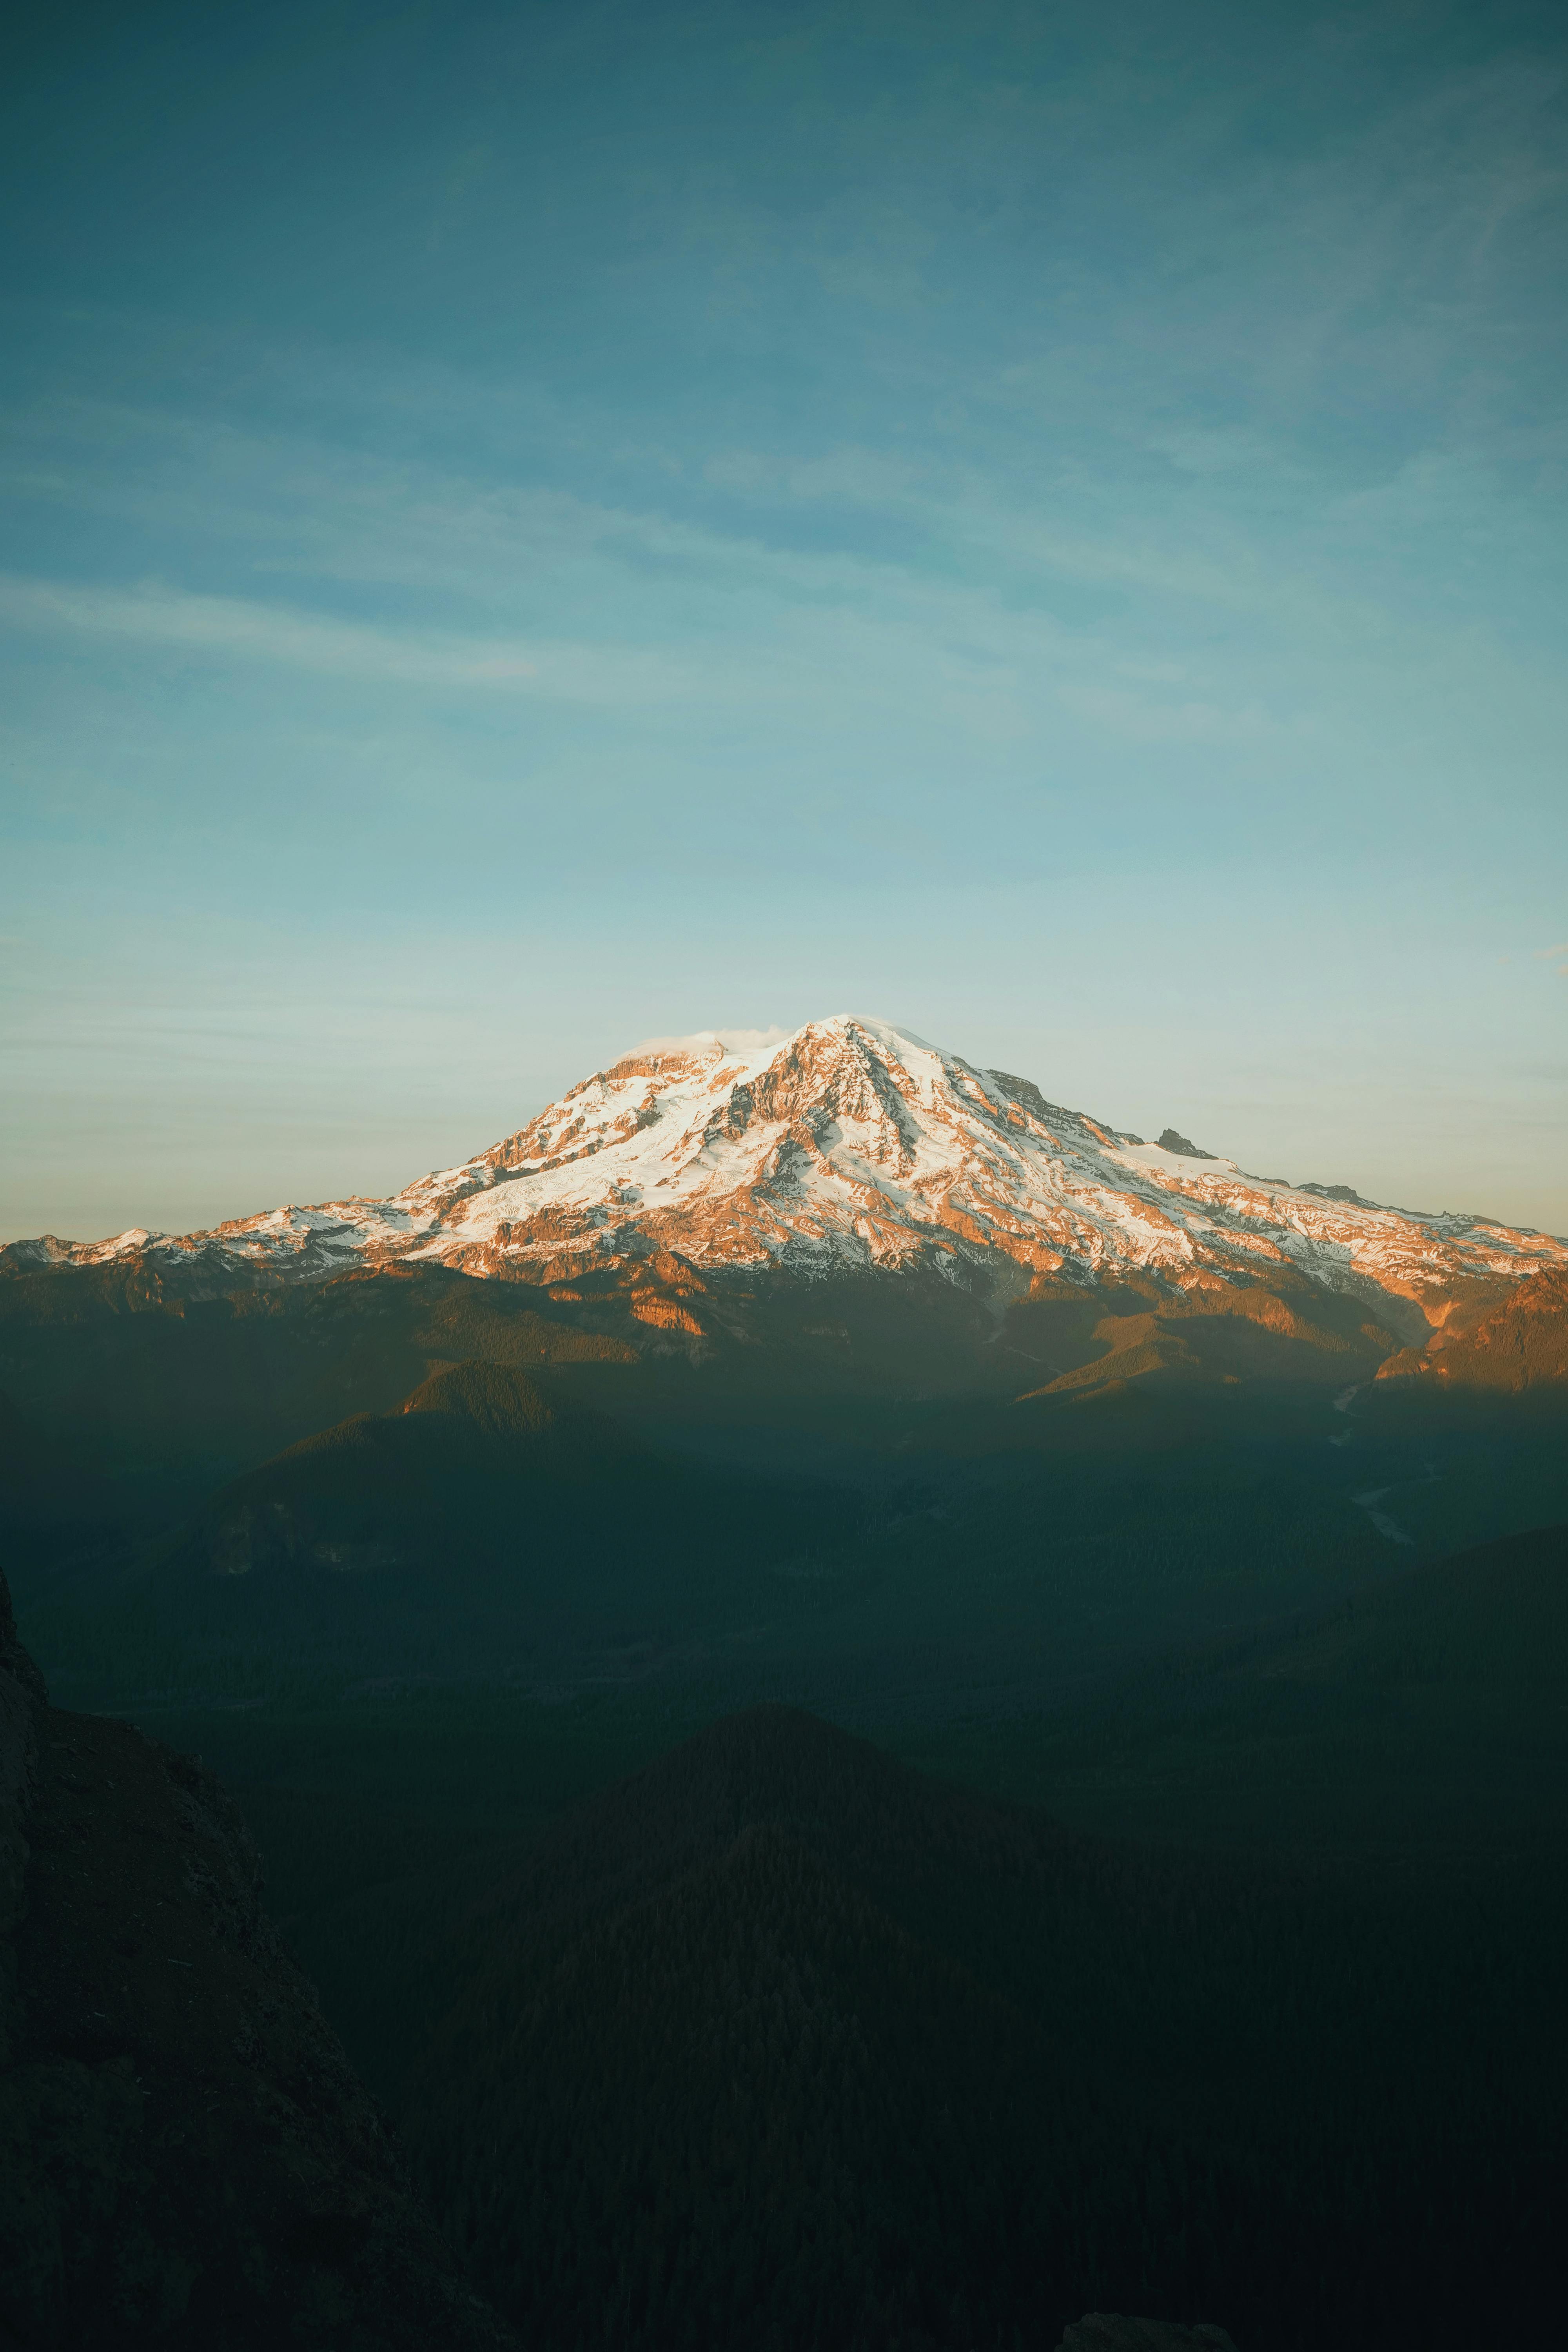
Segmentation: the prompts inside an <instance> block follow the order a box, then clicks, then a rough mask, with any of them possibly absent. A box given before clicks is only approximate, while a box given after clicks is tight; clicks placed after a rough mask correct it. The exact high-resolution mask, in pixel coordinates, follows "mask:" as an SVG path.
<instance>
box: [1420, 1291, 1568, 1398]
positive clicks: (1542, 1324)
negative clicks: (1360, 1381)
mask: <svg viewBox="0 0 1568 2352" xmlns="http://www.w3.org/2000/svg"><path fill="white" fill-rule="evenodd" d="M1378 1378H1379V1379H1380V1380H1402V1379H1407V1378H1415V1379H1419V1380H1421V1381H1424V1382H1425V1384H1426V1386H1427V1387H1428V1388H1437V1389H1492V1390H1500V1391H1503V1392H1504V1393H1506V1394H1508V1395H1512V1396H1518V1395H1521V1394H1523V1393H1524V1391H1527V1390H1529V1391H1536V1392H1538V1393H1542V1394H1545V1393H1547V1392H1550V1391H1563V1390H1564V1389H1568V1272H1565V1271H1564V1270H1563V1269H1562V1268H1561V1267H1557V1266H1549V1267H1547V1268H1545V1269H1544V1270H1543V1271H1542V1273H1540V1274H1537V1275H1533V1276H1531V1278H1530V1279H1529V1280H1528V1281H1527V1282H1521V1283H1520V1284H1519V1285H1518V1286H1517V1287H1515V1288H1512V1289H1510V1293H1509V1295H1508V1296H1507V1297H1505V1298H1504V1300H1503V1301H1502V1304H1501V1305H1500V1306H1499V1307H1494V1308H1493V1310H1492V1312H1491V1313H1490V1314H1489V1315H1485V1316H1482V1317H1481V1318H1479V1321H1474V1322H1472V1323H1471V1324H1470V1325H1469V1326H1468V1328H1460V1329H1458V1330H1456V1331H1452V1332H1448V1331H1441V1332H1439V1333H1438V1334H1437V1335H1436V1337H1435V1338H1434V1339H1432V1340H1431V1341H1430V1342H1429V1344H1428V1346H1427V1347H1426V1349H1415V1348H1402V1349H1400V1351H1399V1353H1398V1354H1397V1355H1396V1356H1391V1357H1390V1358H1389V1359H1388V1360H1387V1361H1386V1362H1385V1363H1384V1366H1383V1368H1382V1370H1381V1371H1380V1372H1379V1374H1378Z"/></svg>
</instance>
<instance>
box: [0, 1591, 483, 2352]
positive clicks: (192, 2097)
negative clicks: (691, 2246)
mask: <svg viewBox="0 0 1568 2352" xmlns="http://www.w3.org/2000/svg"><path fill="white" fill-rule="evenodd" d="M259 1876H260V1874H259V1866H258V1859H257V1855H256V1852H255V1849H254V1847H253V1846H252V1845H251V1843H250V1840H249V1838H248V1836H247V1833H246V1832H245V1829H244V1827H243V1825H242V1824H241V1822H240V1821H239V1818H238V1816H237V1813H236V1812H235V1810H234V1807H233V1805H232V1804H231V1803H230V1801H228V1799H227V1798H226V1795H225V1794H224V1792H223V1790H221V1789H220V1788H219V1786H218V1784H217V1783H216V1780H214V1779H213V1777H212V1775H211V1774H210V1773H208V1772H205V1771H204V1770H203V1769H202V1768H201V1766H200V1765H199V1764H197V1763H195V1762H194V1761H192V1760H191V1759H189V1758H186V1757H181V1756H176V1755H174V1754H173V1753H171V1752H170V1751H169V1750H168V1749H166V1748H159V1747H157V1746H155V1745H154V1744H153V1743H152V1742H151V1741H149V1740H146V1739H143V1738H142V1737H141V1735H140V1734H139V1733H137V1732H135V1731H133V1730H132V1729H131V1727H130V1726H129V1725H127V1724H122V1723H111V1722H107V1721H105V1720H103V1719H102V1718H100V1717H91V1716H78V1715H71V1714H67V1713H64V1712H62V1711H60V1710H59V1709H57V1708H55V1707H51V1706H49V1704H48V1702H47V1696H46V1694H45V1691H44V1688H43V1685H42V1684H41V1682H40V1681H39V1679H38V1677H37V1674H36V1673H35V1671H34V1670H33V1668H32V1665H31V1663H30V1661H29V1660H28V1658H27V1656H26V1652H25V1651H23V1650H22V1649H21V1648H20V1646H19V1644H18V1643H16V1639H15V1635H14V1633H13V1629H12V1622H11V1606H10V1599H9V1595H8V1594H7V1592H6V1590H5V1582H4V1580H0V2340H3V2341H4V2342H5V2344H6V2345H7V2346H11V2345H16V2346H17V2347H24V2346H29V2347H37V2352H53V2347H68V2346H69V2347H78V2346H81V2347H87V2346H97V2345H110V2344H112V2345H115V2346H122V2347H126V2352H134V2347H141V2346H149V2347H150V2346H153V2345H158V2346H162V2347H166V2352H196V2347H200V2352H270V2347H274V2346H277V2345H280V2344H283V2343H290V2344H298V2345H301V2346H325V2345H328V2344H331V2345H332V2346H334V2347H341V2352H414V2347H427V2346H433V2345H443V2346H449V2347H452V2352H479V2347H492V2352H502V2347H504V2346H505V2345H507V2344H509V2343H510V2337H509V2336H507V2335H506V2332H505V2331H504V2330H503V2329H502V2328H501V2327H500V2326H499V2325H498V2324H497V2323H496V2322H495V2321H494V2320H493V2319H492V2318H491V2317H490V2315H489V2314H488V2313H487V2312H486V2311H485V2310H484V2309H483V2308H482V2307H481V2306H479V2305H478V2303H477V2301H476V2299H475V2298H474V2297H473V2296H472V2295H471V2294H469V2293H468V2289H467V2287H466V2285H465V2284H464V2283H463V2282H462V2281H461V2280H460V2279H459V2278H458V2276H457V2275H456V2274H455V2273H454V2271H453V2269H452V2266H451V2263H450V2262H449V2259H448V2257H447V2254H446V2253H445V2252H444V2250H443V2248H442V2247H441V2245H440V2242H439V2241H438V2240H437V2236H436V2233H435V2231H434V2230H433V2229H432V2227H431V2225H430V2223H429V2221H428V2220H427V2219H426V2216H425V2215H424V2214H423V2213H421V2212H420V2210H418V2208H417V2207H416V2205H415V2203H414V2200H412V2198H411V2197H410V2196H409V2193H408V2188H407V2183H406V2181H405V2178H404V2176H403V2173H402V2170H401V2168H400V2165H399V2162H398V2158H397V2156H396V2153H395V2149H394V2147H393V2146H392V2144H391V2143H390V2141H389V2140H388V2138H387V2137H386V2134H385V2132H384V2127H383V2124H382V2120H381V2117H380V2115H379V2114H378V2112H377V2110H376V2108H375V2107H374V2105H373V2104H372V2102H371V2101H370V2099H369V2098H368V2097H367V2096H366V2095H365V2093H364V2091H363V2088H362V2087H361V2085H360V2084H358V2083H357V2082H356V2081H355V2079H354V2077H353V2074H351V2072H350V2070H349V2066H348V2063H347V2061H346V2059H345V2058H344V2056H343V2053H342V2048H341V2046H340V2045H339V2043H338V2042H337V2039H336V2037H335V2035H334V2034H333V2033H332V2032H331V2029H330V2028H329V2026H328V2025H327V2023H326V2021H325V2020H324V2019H323V2018H322V2016H321V2011H320V2010H319V2008H318V2007H317V2004H316V2000H315V1997H314V1994H313V1993H312V1991H311V1990H310V1986H309V1985H308V1984H307V1983H306V1981H305V1979H304V1978H303V1976H302V1975H301V1974H300V1970H299V1969H298V1968H297V1967H296V1966H295V1965H294V1963H293V1962H292V1961H291V1960H290V1959H289V1957H288V1955H287V1954H286V1953H285V1951H284V1950H283V1948H282V1946H281V1945H280V1943H279V1939H278V1937H277V1934H276V1932H275V1931H274V1929H273V1928H272V1927H271V1925H270V1923H269V1922H268V1919H267V1918H266V1916H264V1914H263V1913H262V1911H261V1909H260V1907H259V1905H258V1900H257V1889H258V1884H259Z"/></svg>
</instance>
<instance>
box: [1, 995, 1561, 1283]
mask: <svg viewBox="0 0 1568 2352" xmlns="http://www.w3.org/2000/svg"><path fill="white" fill-rule="evenodd" d="M661 1257H662V1258H663V1259H664V1260H665V1261H666V1263H668V1264H671V1265H687V1266H692V1267H697V1268H700V1269H702V1270H703V1271H704V1272H707V1273H710V1274H719V1275H721V1274H722V1273H724V1272H725V1271H734V1272H738V1273H747V1274H754V1273H758V1272H766V1271H769V1270H773V1271H777V1272H779V1273H783V1274H786V1275H790V1276H798V1277H805V1278H807V1279H810V1278H813V1277H821V1276H830V1275H837V1274H843V1273H846V1272H863V1271H868V1270H870V1271H875V1270H897V1269H907V1268H910V1267H915V1266H919V1267H921V1268H922V1269H924V1270H925V1271H928V1272H936V1273H939V1274H946V1275H950V1276H952V1277H954V1278H955V1279H958V1280H960V1281H965V1282H968V1281H972V1280H973V1279H974V1278H975V1277H976V1276H984V1277H989V1279H990V1281H991V1283H992V1285H993V1286H994V1288H995V1289H997V1290H998V1291H999V1293H1000V1295H1001V1296H1002V1297H1019V1296H1023V1295H1025V1294H1026V1292H1027V1291H1028V1290H1029V1288H1030V1286H1031V1285H1037V1284H1038V1283H1040V1282H1041V1281H1042V1280H1044V1281H1046V1282H1047V1283H1051V1282H1065V1283H1068V1284H1071V1285H1076V1286H1094V1285H1097V1284H1099V1283H1102V1282H1105V1281H1112V1282H1114V1281H1118V1280H1125V1279H1127V1278H1129V1277H1136V1278H1139V1279H1144V1280H1147V1279H1151V1278H1152V1280H1154V1281H1155V1282H1156V1283H1157V1284H1159V1285H1160V1286H1162V1287H1163V1288H1166V1289H1169V1290H1172V1291H1176V1292H1180V1291H1187V1290H1191V1289H1193V1288H1194V1287H1197V1288H1203V1287H1211V1288H1213V1287H1223V1286H1227V1285H1229V1284H1232V1283H1235V1282H1237V1281H1240V1282H1243V1283H1253V1284H1255V1283H1258V1282H1259V1281H1261V1282H1263V1283H1266V1284H1267V1283H1268V1281H1269V1280H1270V1279H1271V1278H1274V1277H1279V1278H1285V1279H1287V1280H1291V1281H1297V1282H1299V1281H1300V1277H1301V1276H1306V1277H1308V1278H1309V1279H1310V1280H1311V1281H1312V1282H1314V1283H1316V1284H1318V1285H1320V1286H1323V1287H1325V1288H1327V1289H1329V1290H1332V1291H1340V1292H1349V1293H1352V1294H1355V1295H1360V1296H1363V1297H1379V1296H1381V1297H1385V1298H1392V1297H1402V1298H1404V1299H1405V1300H1408V1301H1410V1302H1411V1303H1412V1304H1413V1305H1414V1306H1415V1307H1417V1308H1418V1309H1419V1311H1420V1318H1421V1320H1423V1321H1424V1322H1425V1323H1426V1325H1427V1326H1428V1327H1431V1326H1435V1325H1440V1324H1441V1323H1442V1322H1443V1321H1444V1320H1445V1318H1446V1316H1447V1311H1448V1307H1449V1304H1450V1303H1451V1301H1452V1299H1453V1297H1455V1295H1456V1294H1457V1293H1458V1292H1462V1291H1465V1290H1467V1289H1468V1290H1469V1291H1470V1292H1472V1293H1473V1292H1474V1290H1475V1287H1476V1286H1477V1285H1478V1284H1479V1285H1482V1286H1485V1287H1486V1288H1487V1289H1488V1291H1489V1293H1491V1294H1492V1295H1496V1294H1497V1292H1498V1289H1499V1286H1504V1287H1506V1286H1509V1285H1510V1283H1511V1282H1512V1281H1513V1280H1515V1279H1518V1278H1520V1277H1523V1276H1531V1275H1534V1274H1536V1273H1539V1272H1541V1271H1542V1269H1545V1268H1550V1267H1556V1266H1568V1243H1564V1242H1563V1241H1562V1240H1559V1239H1556V1238H1554V1237H1552V1236H1551V1235H1547V1234H1538V1233H1532V1232H1529V1231H1526V1230H1520V1229H1515V1228H1512V1227H1509V1226H1507V1225H1504V1224H1501V1223H1496V1222H1494V1221H1492V1220H1490V1219H1487V1218H1484V1217H1479V1216H1474V1215H1468V1214H1458V1213H1447V1212H1445V1213H1440V1214H1430V1213H1423V1212H1413V1211H1405V1210H1399V1209H1391V1208H1384V1207H1380V1206H1378V1205H1376V1204H1375V1203H1373V1202H1365V1201H1363V1200H1361V1199H1360V1198H1359V1196H1357V1195H1356V1194H1354V1193H1353V1192H1351V1190H1350V1188H1349V1187H1347V1186H1343V1185H1335V1186H1332V1187H1323V1186H1320V1185H1292V1184H1290V1183H1289V1182H1287V1181H1285V1180H1284V1179H1283V1178H1280V1177H1274V1176H1254V1175H1250V1174H1247V1172H1245V1171H1243V1170H1241V1169H1240V1168H1238V1167H1237V1164H1236V1162H1235V1161H1234V1160H1227V1159H1224V1158H1221V1157H1218V1156H1216V1155H1215V1154H1213V1153H1210V1152H1208V1151H1206V1150H1199V1149H1198V1148H1197V1147H1195V1146H1194V1145H1192V1144H1190V1142H1189V1139H1187V1138H1186V1137H1184V1136H1183V1135H1180V1134H1177V1133H1176V1132H1175V1131H1174V1130H1173V1129H1166V1130H1165V1131H1164V1133H1163V1136H1162V1138H1161V1140H1160V1141H1159V1142H1157V1143H1147V1142H1145V1141H1144V1140H1143V1139H1142V1138H1141V1137H1139V1136H1137V1135H1134V1134H1131V1133H1129V1132H1123V1131H1121V1130H1118V1129H1112V1128H1110V1127H1109V1126H1107V1125H1106V1124H1105V1123H1104V1122H1102V1121H1100V1120H1099V1119H1097V1118H1093V1117H1091V1116H1090V1115H1089V1114H1088V1113H1086V1112H1080V1111H1073V1110H1069V1109H1067V1108H1064V1107H1063V1106H1061V1105H1060V1104H1058V1103H1054V1102H1051V1101H1049V1100H1048V1099H1047V1097H1045V1095H1043V1094H1042V1093H1041V1091H1040V1089H1039V1088H1038V1087H1037V1086H1035V1085H1034V1084H1033V1083H1032V1082H1031V1081H1030V1080H1028V1079H1025V1078H1020V1077H1016V1076H1013V1075H1011V1074H1010V1073H1008V1072H1005V1071H1001V1070H984V1069H980V1068H977V1067H975V1066H973V1065H972V1064H970V1063H968V1062H967V1061H965V1060H964V1059H963V1057H962V1056H960V1055H955V1054H952V1053H948V1052H945V1051H943V1050H942V1048H940V1047H937V1046H934V1045H928V1044H927V1043H925V1042H924V1041H923V1040H922V1039H920V1038H918V1037H915V1036H914V1035H912V1034H910V1032H908V1031H905V1030H901V1029H898V1028H895V1027H893V1026H891V1025H890V1024H888V1023H885V1022H881V1021H874V1020H868V1019H862V1018H858V1017H856V1016H852V1015H848V1014H843V1015H837V1016H836V1017H834V1018H833V1019H830V1020H826V1021H814V1022H808V1023H807V1024H805V1026H804V1027H803V1028H801V1029H799V1030H797V1031H796V1032H795V1034H794V1035H793V1036H791V1037H788V1038H785V1039H784V1041H783V1042H782V1043H768V1044H765V1045H760V1046H753V1047H750V1048H748V1049H746V1050H742V1051H737V1050H733V1049H731V1048H730V1047H728V1046H726V1045H724V1044H723V1043H722V1042H721V1040H720V1039H719V1038H718V1037H717V1036H712V1037H700V1038H697V1039H694V1040H692V1041H690V1042H689V1044H686V1045H679V1046H673V1047H672V1046H665V1047H660V1048H656V1049H653V1050H649V1051H644V1052H637V1053H633V1054H631V1055H626V1056H625V1057H624V1058H623V1059H622V1060H620V1061H619V1062H616V1063H615V1064H614V1065H612V1066H610V1067H609V1068H607V1069H605V1070H603V1071H599V1072H596V1073H595V1075H594V1076H591V1077H589V1078H586V1079H584V1081H583V1082H582V1083H581V1084H580V1085H578V1086H576V1087H573V1088H572V1089H571V1090H570V1092H569V1093H567V1094H566V1095H565V1096H563V1097H562V1098H561V1100H560V1101H559V1102H556V1103H552V1105H550V1107H549V1108H547V1109H545V1110H543V1111H542V1112H541V1113H540V1114H539V1116H538V1117H537V1118H534V1119H532V1120H531V1122H530V1123H529V1124H528V1125H527V1126H526V1127H523V1128H521V1129H518V1130H517V1132H516V1133H515V1134H512V1135H510V1136H508V1137H506V1138H504V1139H502V1140H501V1141H500V1142H499V1143H497V1144H495V1145H493V1146H491V1147H490V1149H489V1150H486V1151H483V1152H480V1153H479V1154H478V1155H476V1156H475V1157H474V1158H473V1159H471V1160H466V1161H464V1162H462V1163H461V1164H460V1165H458V1166H456V1167H453V1168H448V1169H444V1170H441V1171H437V1172H436V1173H434V1174H431V1175H429V1176H426V1177H422V1178H420V1179H418V1180H417V1181H416V1182H414V1183H411V1184H409V1185H407V1186H405V1189H404V1190H403V1191H402V1192H398V1193H396V1194H395V1195H394V1196H392V1197H391V1198H390V1199H386V1200H364V1199H357V1198H356V1199H353V1200H349V1201H339V1202H324V1203H321V1204H319V1205H317V1206H314V1207H309V1208H301V1207H295V1206H289V1207H286V1208H280V1209H276V1210H272V1211H269V1212H267V1213H263V1214H261V1215H258V1216H253V1217H247V1218H241V1219H237V1220H234V1221H231V1222H229V1223H225V1224H221V1225H218V1226H216V1227H214V1228H213V1229H211V1230H210V1231H208V1232H204V1233H198V1234H185V1235H180V1236H169V1235H164V1234H151V1233H148V1232H145V1231H143V1230H142V1229H141V1228H133V1229H132V1230H131V1231H130V1232H127V1233H124V1234H117V1235H114V1236H113V1237H112V1238H110V1240H107V1241H104V1242H99V1243H89V1244H79V1243H69V1242H61V1241H58V1240H57V1239H56V1238H54V1237H53V1236H50V1235H45V1236H43V1237H42V1238H40V1239H39V1240H37V1241H32V1242H20V1243H14V1244H11V1245H10V1246H9V1247H8V1248H6V1249H5V1250H3V1251H0V1271H6V1272H11V1273H26V1272H29V1271H35V1270H38V1269H42V1268H45V1267H48V1266H51V1265H61V1266H64V1265H75V1266H81V1265H107V1264H110V1263H113V1262H116V1261H122V1260H128V1259H135V1260H136V1261H137V1262H138V1263H139V1264H141V1265H146V1266H147V1267H148V1268H149V1269H150V1270H152V1271H153V1272H155V1273H156V1274H157V1275H158V1276H160V1277H162V1278H163V1279H165V1280H167V1279H170V1278H176V1279H181V1278H183V1279H185V1280H188V1281H193V1282H199V1283H205V1284H210V1285H212V1286H215V1287H230V1286H234V1285H235V1284H236V1283H238V1282H245V1281H260V1282H279V1281H285V1282H289V1281H310V1280H321V1279H323V1278H326V1277H328V1276H331V1275H334V1274H341V1273H343V1272H347V1271H352V1270H353V1269H355V1268H381V1267H386V1266H390V1265H410V1266H413V1265H420V1264H431V1263H435V1264H439V1265H446V1266H448V1267H451V1268H454V1269H458V1270H461V1271H463V1272H465V1273H469V1274H474V1275H481V1276H515V1277H520V1278H521V1279H524V1280H526V1281H529V1282H531V1283H534V1284H540V1283H570V1282H572V1281H574V1280H576V1279H581V1278H582V1277H583V1276H584V1275H588V1274H592V1273H593V1272H594V1271H595V1270H596V1269H599V1270H602V1269H604V1268H606V1267H615V1266H617V1265H619V1266H624V1265H627V1264H628V1263H635V1262H637V1261H647V1260H650V1259H651V1260H658V1259H659V1258H661ZM666 1287H668V1286H666ZM677 1287H679V1286H677ZM652 1311H653V1310H652V1309H650V1313H651V1312H652ZM663 1311H665V1312H666V1314H667V1315H668V1312H671V1311H675V1310H671V1309H669V1308H668V1302H666V1303H665V1307H664V1310H663Z"/></svg>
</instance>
